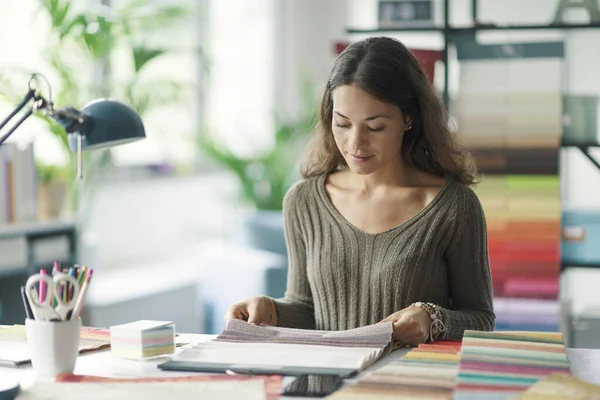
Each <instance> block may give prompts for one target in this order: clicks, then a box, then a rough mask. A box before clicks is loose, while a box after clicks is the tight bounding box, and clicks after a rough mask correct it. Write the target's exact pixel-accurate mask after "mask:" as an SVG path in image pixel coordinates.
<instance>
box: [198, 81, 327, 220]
mask: <svg viewBox="0 0 600 400" xmlns="http://www.w3.org/2000/svg"><path fill="white" fill-rule="evenodd" d="M303 88H304V89H305V90H304V96H303V97H304V109H303V110H302V112H301V115H300V117H299V118H298V119H294V120H290V119H284V118H282V117H281V116H280V115H278V114H277V113H276V115H275V118H274V129H273V144H272V146H271V147H270V148H268V149H267V150H266V151H263V152H261V153H259V154H258V155H254V156H240V155H238V154H236V153H235V152H233V151H232V150H230V149H229V148H227V146H225V145H224V144H223V143H222V142H221V141H220V140H219V139H218V137H217V135H215V134H213V133H209V132H207V131H205V132H203V134H202V135H199V136H198V138H197V142H198V145H199V147H200V149H201V150H202V151H203V152H204V154H206V155H207V156H208V157H210V158H212V159H213V160H214V161H216V162H217V163H218V164H220V165H222V166H224V167H225V168H227V169H229V170H230V171H231V172H232V173H233V174H234V175H235V176H236V178H237V180H238V182H239V184H240V190H241V197H242V200H243V201H244V202H245V203H247V204H249V205H250V206H252V207H254V208H255V209H258V210H281V207H282V203H283V197H284V196H285V193H286V192H287V190H288V189H289V188H290V186H291V185H292V184H293V183H294V181H295V180H296V179H297V176H296V173H295V171H296V170H297V168H296V164H297V160H298V155H299V154H300V152H301V151H302V148H303V147H304V146H305V145H306V142H307V138H308V136H309V134H310V132H311V131H312V130H313V128H314V126H315V123H316V113H315V107H314V101H313V99H314V96H313V95H312V93H313V92H312V90H311V88H310V86H309V85H304V86H303Z"/></svg>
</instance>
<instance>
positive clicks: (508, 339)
mask: <svg viewBox="0 0 600 400" xmlns="http://www.w3.org/2000/svg"><path fill="white" fill-rule="evenodd" d="M551 374H560V375H567V376H570V375H571V371H570V364H569V361H568V359H567V355H566V351H565V346H564V342H563V337H562V335H561V334H560V333H550V332H479V331H465V335H464V337H463V341H462V347H461V352H460V366H459V371H458V377H457V380H456V389H455V393H454V400H470V399H486V400H496V399H498V400H505V399H510V398H514V397H515V396H517V395H519V394H521V393H522V392H524V391H526V390H527V389H528V388H529V387H530V386H532V385H533V384H535V383H536V382H537V381H539V380H540V379H541V378H544V377H546V376H549V375H551Z"/></svg>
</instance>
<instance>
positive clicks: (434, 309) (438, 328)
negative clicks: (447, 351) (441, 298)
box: [410, 301, 446, 343]
mask: <svg viewBox="0 0 600 400" xmlns="http://www.w3.org/2000/svg"><path fill="white" fill-rule="evenodd" d="M410 306H411V307H420V308H422V309H423V310H425V311H426V312H427V314H429V318H430V319H431V325H430V326H429V333H428V337H426V338H425V342H427V343H430V342H433V341H434V340H435V339H437V338H438V337H439V336H440V335H441V334H442V333H443V332H444V331H445V330H446V326H445V325H444V316H443V315H442V312H441V311H440V309H439V307H438V306H436V305H435V304H433V303H421V302H420V301H417V302H416V303H412V304H411V305H410Z"/></svg>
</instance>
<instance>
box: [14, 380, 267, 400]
mask: <svg viewBox="0 0 600 400" xmlns="http://www.w3.org/2000/svg"><path fill="white" fill-rule="evenodd" d="M242 397H243V399H244V400H265V399H266V395H265V387H264V383H263V381H262V380H258V379H257V380H246V381H239V382H232V381H227V382H152V383H36V384H34V385H33V386H32V387H30V388H29V389H27V390H24V391H23V392H21V395H19V396H18V397H17V400H56V399H60V400H106V399H144V400H164V399H173V398H175V399H178V400H198V399H211V400H238V399H240V398H242Z"/></svg>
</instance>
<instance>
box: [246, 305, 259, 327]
mask: <svg viewBox="0 0 600 400" xmlns="http://www.w3.org/2000/svg"><path fill="white" fill-rule="evenodd" d="M247 309H248V323H250V324H255V325H259V324H260V323H261V322H262V321H261V318H260V313H259V311H260V310H259V307H258V302H257V301H250V302H248V304H247Z"/></svg>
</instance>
